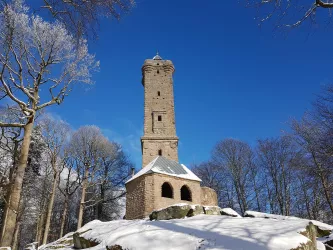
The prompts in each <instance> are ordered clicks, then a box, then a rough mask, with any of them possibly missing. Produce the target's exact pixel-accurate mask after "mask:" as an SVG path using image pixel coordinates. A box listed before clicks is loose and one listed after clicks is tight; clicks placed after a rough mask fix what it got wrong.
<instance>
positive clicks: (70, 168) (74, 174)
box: [58, 146, 82, 238]
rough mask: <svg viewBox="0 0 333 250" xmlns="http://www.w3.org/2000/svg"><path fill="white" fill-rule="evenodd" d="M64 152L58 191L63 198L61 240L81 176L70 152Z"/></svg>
mask: <svg viewBox="0 0 333 250" xmlns="http://www.w3.org/2000/svg"><path fill="white" fill-rule="evenodd" d="M68 147H69V146H67V148H66V149H65V150H64V157H63V161H62V169H61V176H62V178H61V179H60V182H59V186H58V188H59V190H60V192H61V193H62V194H63V196H64V203H63V212H62V215H61V222H60V230H59V232H60V234H59V237H60V238H61V237H62V236H63V235H64V229H65V223H66V219H67V214H68V211H69V208H68V206H69V201H70V200H71V198H72V196H73V195H74V194H75V193H76V191H77V190H78V188H79V187H80V186H81V182H82V179H81V175H80V173H79V169H77V165H76V159H75V158H74V157H73V156H72V155H71V153H70V152H71V150H70V149H69V148H68Z"/></svg>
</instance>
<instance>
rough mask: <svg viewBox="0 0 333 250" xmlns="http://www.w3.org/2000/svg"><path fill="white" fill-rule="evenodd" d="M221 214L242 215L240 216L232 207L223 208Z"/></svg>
mask: <svg viewBox="0 0 333 250" xmlns="http://www.w3.org/2000/svg"><path fill="white" fill-rule="evenodd" d="M221 215H226V216H231V217H242V216H240V215H239V214H238V213H237V212H236V211H235V210H233V209H232V208H229V207H227V208H222V209H221Z"/></svg>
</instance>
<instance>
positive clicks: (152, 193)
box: [126, 54, 217, 219]
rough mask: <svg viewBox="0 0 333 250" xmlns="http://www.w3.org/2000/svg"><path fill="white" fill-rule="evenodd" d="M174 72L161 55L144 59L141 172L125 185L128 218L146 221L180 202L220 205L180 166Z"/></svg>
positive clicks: (215, 197)
mask: <svg viewBox="0 0 333 250" xmlns="http://www.w3.org/2000/svg"><path fill="white" fill-rule="evenodd" d="M174 71H175V68H174V66H173V64H172V62H171V61H170V60H163V59H162V58H161V57H160V56H159V55H158V54H157V55H156V56H155V57H154V58H153V59H147V60H145V62H144V64H143V67H142V85H143V86H144V135H143V137H141V148H142V169H141V170H140V171H139V172H138V173H137V174H135V175H134V176H132V178H131V179H130V180H128V181H127V182H126V219H141V218H145V217H147V216H148V215H149V214H150V213H151V212H152V211H153V210H157V209H160V208H163V207H166V206H170V205H173V204H177V203H188V204H201V205H207V206H216V205H217V196H216V193H215V191H214V190H213V189H210V188H208V187H201V186H200V182H201V180H200V179H199V178H198V177H197V176H196V175H195V174H194V173H193V172H192V171H191V170H189V169H188V168H187V167H186V166H185V165H183V164H180V163H178V137H177V135H176V125H175V109H174V96H173V78H172V76H173V73H174Z"/></svg>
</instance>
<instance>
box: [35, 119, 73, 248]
mask: <svg viewBox="0 0 333 250" xmlns="http://www.w3.org/2000/svg"><path fill="white" fill-rule="evenodd" d="M39 125H40V127H41V130H42V135H43V139H44V142H45V144H46V152H47V154H48V158H49V160H50V164H51V167H52V170H53V181H52V182H53V183H52V189H51V191H50V192H49V197H50V198H49V202H48V207H47V214H46V222H45V228H44V236H43V241H42V244H46V243H47V237H48V233H49V230H50V222H51V215H52V210H53V203H54V198H55V194H56V190H57V187H58V183H59V178H60V167H59V165H60V164H59V159H60V157H61V153H62V150H63V147H64V144H65V141H66V139H67V137H68V134H69V131H70V128H69V126H68V124H66V123H65V122H63V121H59V120H54V119H52V118H51V117H50V116H44V117H43V119H42V120H41V121H40V122H39Z"/></svg>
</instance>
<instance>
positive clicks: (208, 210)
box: [204, 206, 221, 215]
mask: <svg viewBox="0 0 333 250" xmlns="http://www.w3.org/2000/svg"><path fill="white" fill-rule="evenodd" d="M204 211H205V214H206V215H221V208H220V207H217V206H204Z"/></svg>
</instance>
